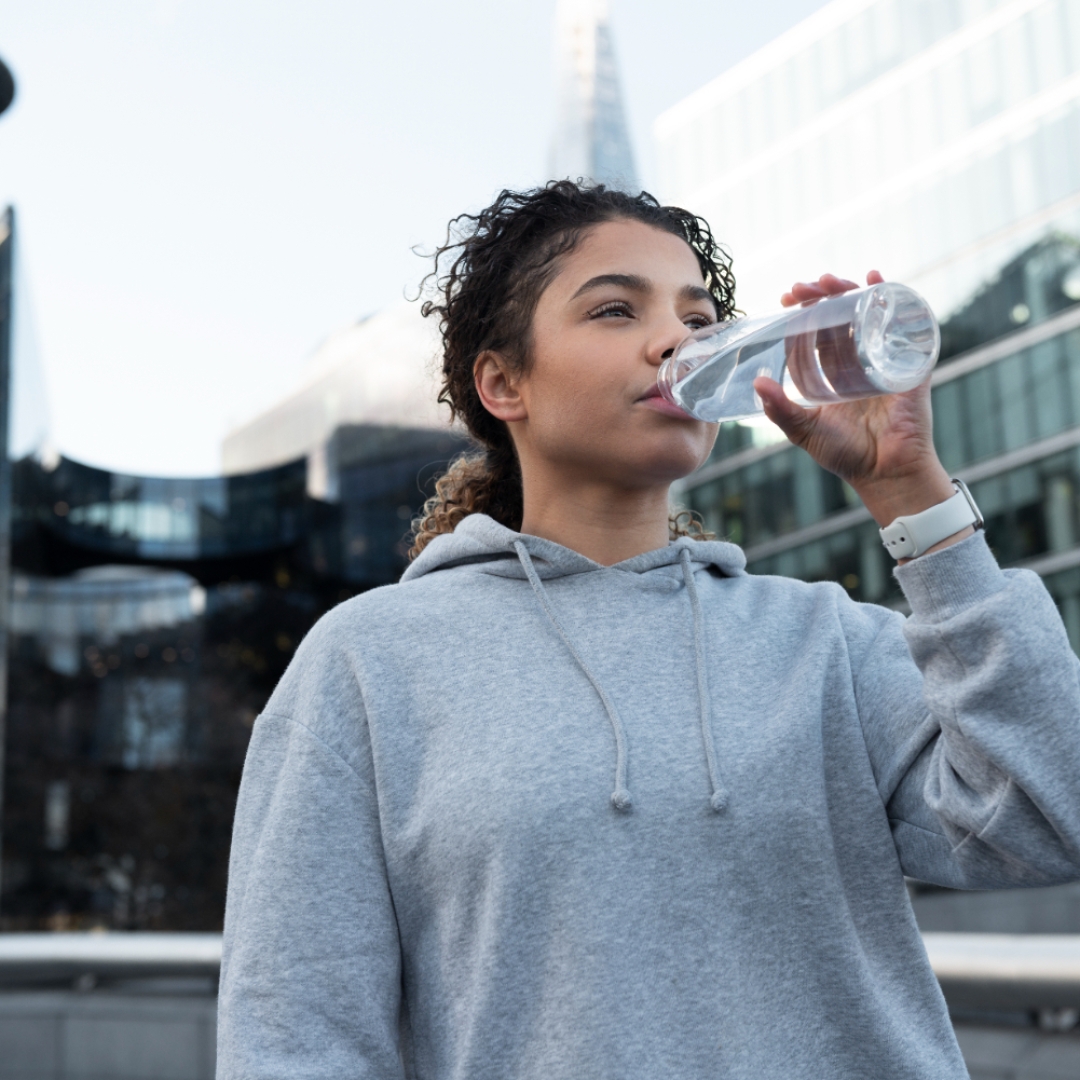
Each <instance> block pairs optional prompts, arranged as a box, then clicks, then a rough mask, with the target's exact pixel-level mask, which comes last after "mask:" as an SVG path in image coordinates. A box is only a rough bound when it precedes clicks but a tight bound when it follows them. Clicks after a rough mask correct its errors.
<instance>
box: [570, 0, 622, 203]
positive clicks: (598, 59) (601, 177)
mask: <svg viewBox="0 0 1080 1080" xmlns="http://www.w3.org/2000/svg"><path fill="white" fill-rule="evenodd" d="M555 33H556V37H555V78H556V84H555V85H556V93H557V94H558V99H557V113H556V121H555V138H554V140H553V143H552V153H551V175H552V176H553V177H554V178H556V179H561V178H563V177H570V178H571V179H575V180H576V179H577V178H578V177H584V178H586V179H588V180H594V181H596V182H597V183H601V184H608V185H610V186H612V187H619V188H622V189H624V190H626V191H635V192H636V191H637V190H638V181H637V173H636V171H635V169H634V155H633V152H632V151H631V149H630V133H629V131H628V130H627V127H626V115H625V113H624V112H623V104H622V92H621V90H620V88H619V73H618V69H617V68H616V65H615V46H614V42H613V40H612V34H611V24H610V22H609V21H608V4H607V0H558V3H557V6H556V14H555Z"/></svg>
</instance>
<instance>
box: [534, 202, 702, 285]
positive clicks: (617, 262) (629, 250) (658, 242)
mask: <svg viewBox="0 0 1080 1080" xmlns="http://www.w3.org/2000/svg"><path fill="white" fill-rule="evenodd" d="M597 275H626V276H636V277H640V278H645V279H647V280H648V281H650V282H652V283H654V284H656V285H658V286H662V285H672V286H674V287H676V288H678V287H681V286H682V285H684V284H686V283H688V282H689V283H693V284H701V283H703V281H704V278H703V277H702V273H701V266H700V264H699V262H698V259H697V256H696V255H695V254H694V250H693V249H692V248H691V247H690V245H689V244H688V243H687V242H686V241H685V240H684V239H683V238H682V237H681V236H676V235H675V234H674V233H670V232H667V231H666V230H665V229H658V228H656V226H654V225H646V224H645V223H644V222H640V221H626V220H615V221H605V222H602V223H601V224H599V225H594V226H592V227H591V228H590V229H589V231H588V232H587V233H586V234H585V235H584V236H583V237H582V238H581V240H580V241H579V243H578V244H576V245H575V246H574V248H573V250H572V251H570V252H569V254H568V255H567V256H566V257H565V258H564V259H563V260H562V266H561V267H560V270H559V274H558V278H559V279H561V281H560V282H559V284H561V286H562V288H561V290H560V291H569V292H570V293H571V294H572V293H573V292H575V291H576V290H577V289H578V288H579V287H580V285H581V284H582V283H583V282H584V281H586V280H588V279H589V278H591V277H594V276H597ZM553 284H555V282H553Z"/></svg>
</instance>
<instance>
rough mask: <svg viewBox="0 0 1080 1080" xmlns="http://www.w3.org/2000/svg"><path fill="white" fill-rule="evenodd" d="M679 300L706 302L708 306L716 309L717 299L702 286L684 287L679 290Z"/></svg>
mask: <svg viewBox="0 0 1080 1080" xmlns="http://www.w3.org/2000/svg"><path fill="white" fill-rule="evenodd" d="M679 299H680V300H704V301H705V302H706V303H707V304H712V306H713V307H716V297H715V296H713V294H712V293H711V292H709V290H708V289H703V288H702V287H701V286H700V285H684V286H683V287H682V288H681V289H680V290H679Z"/></svg>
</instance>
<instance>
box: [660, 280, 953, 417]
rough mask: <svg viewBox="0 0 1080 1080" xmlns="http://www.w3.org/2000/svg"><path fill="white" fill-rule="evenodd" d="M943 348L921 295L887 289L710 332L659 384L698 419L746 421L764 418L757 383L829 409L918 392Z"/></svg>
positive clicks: (689, 344) (693, 341) (667, 366)
mask: <svg viewBox="0 0 1080 1080" xmlns="http://www.w3.org/2000/svg"><path fill="white" fill-rule="evenodd" d="M940 348H941V332H940V330H939V329H938V324H937V320H936V319H935V318H934V313H933V312H932V311H931V310H930V305H929V304H927V302H926V301H925V300H924V299H923V298H922V297H921V296H919V294H918V293H917V292H915V291H914V290H913V289H909V288H907V286H905V285H898V284H895V283H893V282H885V283H883V284H879V285H871V286H870V287H868V288H865V289H854V290H852V291H850V292H846V293H841V294H839V295H836V296H828V297H825V298H823V299H821V300H818V301H816V302H814V303H811V304H808V305H806V306H804V307H795V308H788V309H787V310H786V311H782V312H780V313H779V314H776V315H768V316H765V317H763V318H753V319H736V320H735V321H733V322H728V323H715V324H714V325H712V326H706V327H702V329H700V330H696V331H694V333H692V334H691V335H690V336H689V337H688V338H687V339H686V340H685V341H684V342H683V343H682V344H681V345H680V346H679V347H678V349H676V350H675V353H674V354H673V355H672V356H671V357H670V358H669V359H667V360H665V361H664V363H663V364H662V365H661V367H660V371H659V372H658V374H657V384H658V385H659V388H660V392H661V394H663V396H664V397H665V398H666V399H667V400H668V401H670V402H671V403H672V404H674V405H678V406H679V407H680V408H681V409H684V410H685V411H686V412H688V413H690V414H691V415H692V416H695V417H697V418H698V419H699V420H708V421H718V420H741V419H745V418H747V417H751V416H758V415H761V413H762V411H763V409H762V404H761V399H760V398H759V397H758V395H757V394H756V393H755V392H754V386H753V382H754V379H756V378H757V377H758V376H759V375H767V376H769V378H771V379H775V380H776V381H777V382H778V383H780V384H781V386H783V388H784V392H785V393H786V394H787V396H788V397H789V398H791V399H792V400H793V401H796V402H798V403H799V404H800V405H827V404H831V403H835V402H838V401H852V400H854V399H856V398H867V397H876V396H877V395H879V394H895V393H902V392H903V391H905V390H912V389H914V388H915V387H916V386H918V385H919V384H920V383H921V382H922V381H923V380H924V379H925V378H926V377H927V375H928V374H929V373H930V369H931V368H932V367H933V366H934V364H935V363H936V361H937V358H938V352H939V351H940Z"/></svg>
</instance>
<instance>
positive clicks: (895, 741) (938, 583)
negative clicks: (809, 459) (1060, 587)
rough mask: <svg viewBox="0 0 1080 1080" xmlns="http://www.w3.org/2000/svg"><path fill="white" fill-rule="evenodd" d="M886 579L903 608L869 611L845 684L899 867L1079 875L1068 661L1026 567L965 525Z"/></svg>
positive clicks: (1078, 684)
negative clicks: (902, 612) (1003, 561)
mask: <svg viewBox="0 0 1080 1080" xmlns="http://www.w3.org/2000/svg"><path fill="white" fill-rule="evenodd" d="M897 579H898V581H899V582H900V585H901V587H902V588H903V590H904V593H905V595H906V596H907V598H908V601H909V602H910V604H911V609H912V614H911V617H910V618H909V619H907V620H904V619H903V618H901V617H900V616H898V615H896V616H889V617H888V618H887V620H886V621H885V622H884V623H882V624H881V625H879V627H878V629H877V632H876V634H875V636H874V638H873V640H872V642H871V643H870V644H869V645H868V646H866V647H865V649H864V650H863V655H862V657H861V659H860V660H859V661H858V666H857V677H856V680H855V691H856V700H857V703H858V708H859V715H860V719H861V721H862V725H863V730H864V733H865V736H866V741H867V747H868V750H869V752H870V757H871V763H872V766H873V768H874V773H875V777H876V779H877V782H878V787H879V790H880V792H881V796H882V800H883V802H884V803H885V806H886V808H887V812H888V816H889V821H890V825H891V828H892V832H893V836H894V838H895V841H896V847H897V851H898V853H899V856H900V862H901V866H902V869H903V872H904V873H905V874H906V875H908V876H910V877H914V878H918V879H919V880H922V881H927V882H931V883H934V884H938V885H945V886H950V887H952V888H964V889H987V888H1005V887H1009V886H1018V885H1049V884H1054V883H1057V882H1063V881H1073V880H1077V879H1080V664H1078V661H1077V657H1076V655H1075V654H1074V653H1073V651H1072V649H1071V647H1070V646H1069V641H1068V638H1067V637H1066V634H1065V628H1064V626H1063V625H1062V622H1061V618H1060V616H1059V615H1058V612H1057V609H1056V607H1055V606H1054V603H1053V601H1052V600H1051V598H1050V595H1049V594H1048V593H1047V591H1046V589H1045V587H1044V586H1043V584H1042V581H1041V579H1040V578H1039V577H1038V575H1036V574H1034V573H1032V572H1030V571H1027V570H1007V571H1002V570H1001V569H1000V568H999V567H998V565H997V563H996V561H995V560H994V557H993V555H992V554H991V553H990V549H989V548H988V547H987V546H986V541H985V539H984V538H983V536H982V534H981V533H980V534H978V535H977V536H975V537H972V538H970V539H968V540H965V541H962V542H961V543H959V544H955V545H953V546H952V547H949V548H946V549H944V550H942V551H940V552H935V553H934V554H932V555H927V556H924V557H923V558H921V559H916V560H913V561H912V562H910V563H908V564H907V565H906V566H903V567H900V568H899V569H898V570H897ZM855 660H856V658H855V657H853V661H855ZM912 660H914V664H913V663H912Z"/></svg>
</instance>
